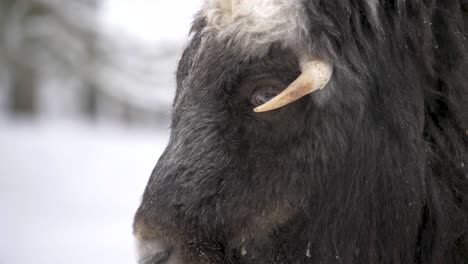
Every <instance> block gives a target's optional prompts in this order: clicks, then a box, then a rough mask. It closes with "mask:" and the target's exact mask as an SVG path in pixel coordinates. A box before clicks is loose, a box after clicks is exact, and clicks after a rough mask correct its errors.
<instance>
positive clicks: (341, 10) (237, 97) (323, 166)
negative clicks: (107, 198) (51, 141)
mask: <svg viewBox="0 0 468 264" xmlns="http://www.w3.org/2000/svg"><path fill="white" fill-rule="evenodd" d="M304 8H306V9H307V12H308V16H309V19H310V32H311V33H310V34H311V37H312V39H311V46H310V47H311V49H312V50H313V51H314V52H315V54H316V55H317V56H318V57H321V58H326V59H329V60H330V61H332V62H333V64H334V66H335V72H334V75H333V77H332V80H331V82H330V83H329V85H328V86H327V88H325V89H323V90H321V91H318V92H315V93H314V94H312V95H311V96H309V97H307V98H303V99H302V100H300V101H298V102H296V103H293V104H291V105H289V106H287V107H284V108H282V109H279V110H277V111H272V112H267V113H254V112H253V111H252V108H253V107H252V106H251V105H250V104H249V98H248V97H249V96H248V95H249V94H250V90H249V89H251V88H249V86H248V85H246V83H248V82H249V80H255V79H256V78H267V79H268V78H269V79H279V80H280V81H282V82H284V83H285V84H289V83H290V82H291V81H292V80H294V79H295V78H296V77H297V76H298V74H299V66H298V62H297V58H296V57H295V56H294V55H293V54H292V53H291V51H289V50H287V49H284V48H282V47H281V46H280V45H273V46H272V47H271V50H270V52H269V54H268V55H266V56H264V57H257V58H249V60H245V59H243V58H242V57H241V56H238V54H239V51H236V50H235V49H233V48H232V46H231V45H230V44H229V42H226V43H220V42H219V41H217V40H216V39H215V37H214V36H211V35H210V34H209V33H206V32H204V31H203V27H204V23H205V22H204V21H203V18H199V19H198V20H197V21H196V22H195V24H194V28H193V39H192V41H191V43H190V44H189V45H188V47H187V48H186V50H185V52H184V54H183V57H182V59H181V61H180V65H179V69H178V73H177V80H178V88H177V95H176V99H175V102H174V111H173V121H172V133H171V138H170V142H169V145H168V147H167V149H166V151H165V152H164V154H163V155H162V157H161V158H160V160H159V162H158V164H157V165H156V168H155V169H154V172H153V174H152V176H151V179H150V181H149V183H148V186H147V188H146V191H145V194H144V197H143V201H142V204H141V206H140V208H139V210H138V212H137V214H136V220H135V233H136V235H137V237H138V239H139V240H140V242H142V243H144V242H146V241H158V242H160V243H162V244H163V245H164V247H163V248H164V249H165V252H163V253H161V254H162V255H161V256H164V257H159V260H157V257H154V258H153V259H152V260H147V262H146V263H166V261H167V257H168V255H171V254H172V255H175V256H177V258H178V259H179V261H180V262H181V263H197V264H198V263H203V264H205V263H213V264H215V263H216V264H221V263H235V264H241V263H242V264H246V263H259V264H261V263H346V264H349V263H402V264H407V263H468V139H467V138H468V136H467V133H468V40H467V37H468V16H467V12H468V7H467V3H466V1H464V0H444V1H435V0H432V1H431V0H411V1H410V0H406V1H405V0H381V1H380V5H379V9H378V14H379V15H378V19H376V18H375V17H372V16H371V14H370V10H368V7H367V5H366V4H365V1H363V0H361V1H360V0H357V1H356V0H308V1H304ZM246 95H247V96H246ZM168 253H169V254H168ZM143 262H144V261H143Z"/></svg>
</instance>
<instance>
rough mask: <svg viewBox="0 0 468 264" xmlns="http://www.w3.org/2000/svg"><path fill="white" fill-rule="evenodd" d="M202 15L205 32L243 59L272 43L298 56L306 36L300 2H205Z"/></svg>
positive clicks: (236, 0)
mask: <svg viewBox="0 0 468 264" xmlns="http://www.w3.org/2000/svg"><path fill="white" fill-rule="evenodd" d="M202 14H203V15H204V16H205V18H206V20H207V27H206V29H205V30H208V31H215V32H217V36H218V37H219V38H220V39H221V40H224V39H227V38H229V41H230V43H231V44H233V45H235V46H237V47H238V48H240V50H241V51H243V52H246V53H247V54H246V55H253V54H264V53H265V52H266V51H268V48H269V47H270V45H271V44H272V43H274V42H277V43H278V42H279V43H281V44H282V45H283V46H285V47H288V48H292V49H293V50H295V51H296V52H301V49H303V47H302V45H303V43H304V41H305V40H306V39H307V36H308V31H307V24H308V19H307V16H306V14H305V10H304V7H303V4H302V0H205V5H204V8H203V11H202Z"/></svg>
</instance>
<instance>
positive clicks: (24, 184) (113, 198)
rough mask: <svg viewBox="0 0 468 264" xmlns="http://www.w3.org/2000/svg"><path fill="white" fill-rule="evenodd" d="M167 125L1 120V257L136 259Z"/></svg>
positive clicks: (57, 263) (17, 261)
mask: <svg viewBox="0 0 468 264" xmlns="http://www.w3.org/2000/svg"><path fill="white" fill-rule="evenodd" d="M167 136H168V129H164V130H160V131H150V130H138V129H124V128H120V127H116V126H99V127H95V126H93V125H90V124H86V123H83V122H78V123H76V122H69V123H64V122H52V123H51V122H46V123H43V122H41V123H29V122H11V121H7V122H4V121H1V122H0V146H1V148H0V264H30V263H35V264H63V263H67V264H75V263H76V264H94V263H96V264H98V263H99V264H104V263H112V264H120V263H122V264H124V263H125V264H129V263H135V261H134V250H133V249H134V245H133V239H132V235H131V224H132V217H133V214H134V212H135V210H136V208H137V206H138V204H139V200H140V196H141V194H142V192H143V189H144V187H145V184H146V181H147V180H148V177H149V175H150V173H151V170H152V168H153V166H154V164H155V163H156V161H157V159H158V156H159V155H160V154H161V152H162V151H163V149H164V147H165V145H166V142H167Z"/></svg>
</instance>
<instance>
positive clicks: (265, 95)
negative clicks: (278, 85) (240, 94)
mask: <svg viewBox="0 0 468 264" xmlns="http://www.w3.org/2000/svg"><path fill="white" fill-rule="evenodd" d="M276 95H278V93H276V92H274V91H271V89H259V90H257V91H255V92H254V93H253V95H252V97H251V98H250V103H251V104H252V105H254V106H255V107H257V106H260V105H262V104H264V103H266V102H268V101H270V100H271V99H273V97H275V96H276Z"/></svg>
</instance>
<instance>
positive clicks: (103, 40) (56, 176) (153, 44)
mask: <svg viewBox="0 0 468 264" xmlns="http://www.w3.org/2000/svg"><path fill="white" fill-rule="evenodd" d="M201 2H202V0H190V1H187V0H172V1H165V0H132V1H129V0H0V146H1V148H0V234H1V235H0V264H29V263H36V264H63V263H67V264H93V263H95V264H102V263H113V264H128V263H135V256H134V243H133V236H132V222H133V215H134V213H135V211H136V209H137V207H138V205H139V203H140V197H141V195H142V194H143V190H144V188H145V185H146V183H147V181H148V178H149V176H150V174H151V171H152V169H153V167H154V165H155V164H156V162H157V160H158V158H159V156H160V155H161V153H162V152H163V150H164V148H165V146H166V144H167V141H168V136H169V118H170V105H171V103H172V98H173V96H174V93H175V70H176V65H177V61H178V59H179V57H180V55H181V51H182V48H183V46H184V45H185V44H186V41H187V38H188V32H189V28H190V23H191V20H192V17H193V14H195V13H196V12H197V10H198V9H199V7H200V5H201Z"/></svg>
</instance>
